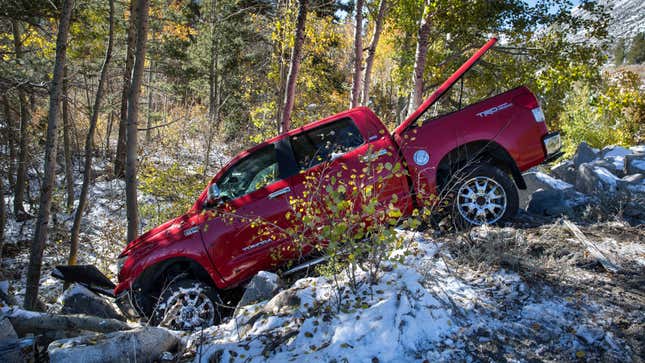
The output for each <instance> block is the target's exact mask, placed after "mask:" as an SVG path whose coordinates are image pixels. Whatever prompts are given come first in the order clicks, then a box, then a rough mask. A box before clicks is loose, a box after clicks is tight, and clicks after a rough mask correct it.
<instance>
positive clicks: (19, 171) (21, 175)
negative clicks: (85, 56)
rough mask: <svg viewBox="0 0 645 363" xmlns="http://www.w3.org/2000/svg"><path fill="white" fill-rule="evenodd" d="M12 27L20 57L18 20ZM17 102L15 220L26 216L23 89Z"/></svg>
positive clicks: (28, 117) (26, 124)
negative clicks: (18, 113)
mask: <svg viewBox="0 0 645 363" xmlns="http://www.w3.org/2000/svg"><path fill="white" fill-rule="evenodd" d="M11 25H12V28H13V44H14V51H15V52H16V59H17V60H20V59H22V30H21V27H20V23H18V21H15V20H14V21H12V23H11ZM18 102H19V103H20V135H19V138H20V140H19V142H18V143H19V149H20V152H19V154H18V166H17V168H16V183H15V184H14V199H13V213H14V215H15V216H16V219H17V220H22V219H24V218H25V217H26V214H25V207H24V205H23V204H24V200H25V184H26V182H27V163H28V160H27V158H28V150H27V148H28V147H29V146H28V145H29V132H27V128H28V127H29V124H30V123H31V113H30V112H29V107H28V101H27V96H25V93H24V91H22V90H21V89H20V88H18Z"/></svg>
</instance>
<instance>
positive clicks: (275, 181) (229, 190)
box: [202, 144, 291, 282]
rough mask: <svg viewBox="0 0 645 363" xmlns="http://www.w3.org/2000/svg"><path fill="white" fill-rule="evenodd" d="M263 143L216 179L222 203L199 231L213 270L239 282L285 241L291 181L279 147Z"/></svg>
mask: <svg viewBox="0 0 645 363" xmlns="http://www.w3.org/2000/svg"><path fill="white" fill-rule="evenodd" d="M276 145H277V144H270V145H266V146H264V147H262V148H260V149H259V150H256V151H254V152H252V153H251V154H250V155H248V156H246V157H244V158H242V159H241V160H239V161H238V162H237V163H235V164H234V165H232V166H231V167H229V168H228V170H227V171H226V172H225V173H224V174H223V175H222V177H221V178H219V179H218V180H217V181H216V183H217V186H218V188H219V190H220V195H221V196H222V198H223V200H224V203H223V205H221V206H219V207H218V208H217V209H216V210H214V211H212V215H211V216H210V217H207V221H206V222H205V226H204V230H203V231H202V236H203V238H204V243H205V245H206V247H207V249H208V253H209V254H210V256H211V258H212V259H213V262H214V263H215V265H216V266H217V270H218V271H219V273H220V274H221V275H222V277H223V278H224V279H225V280H228V281H229V282H233V281H235V282H238V281H241V280H244V279H245V278H247V277H250V275H252V274H254V273H255V272H257V271H258V270H261V269H265V268H268V267H270V266H272V265H274V264H275V262H276V261H275V260H274V258H273V257H272V255H271V254H272V253H271V251H272V249H273V248H274V247H275V246H278V245H280V244H281V243H284V241H285V239H287V235H285V234H284V233H281V230H282V229H284V228H287V227H288V222H287V221H286V220H285V213H286V212H287V211H289V209H290V207H289V203H288V198H289V195H290V194H291V189H290V186H289V183H288V182H287V181H286V180H285V179H284V176H285V175H284V172H285V171H284V168H283V167H281V166H280V164H279V161H278V160H279V159H281V157H280V151H281V148H280V147H277V146H276Z"/></svg>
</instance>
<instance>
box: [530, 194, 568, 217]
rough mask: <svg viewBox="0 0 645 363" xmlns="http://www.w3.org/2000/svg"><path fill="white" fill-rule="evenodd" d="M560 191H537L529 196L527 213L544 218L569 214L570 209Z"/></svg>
mask: <svg viewBox="0 0 645 363" xmlns="http://www.w3.org/2000/svg"><path fill="white" fill-rule="evenodd" d="M564 194H565V193H564V192H563V191H562V190H538V191H537V192H535V193H533V194H532V195H531V199H530V200H529V204H528V207H527V208H526V210H527V212H529V213H532V214H537V215H544V216H558V215H562V214H569V213H570V212H571V208H569V206H568V205H567V202H566V200H565V197H564Z"/></svg>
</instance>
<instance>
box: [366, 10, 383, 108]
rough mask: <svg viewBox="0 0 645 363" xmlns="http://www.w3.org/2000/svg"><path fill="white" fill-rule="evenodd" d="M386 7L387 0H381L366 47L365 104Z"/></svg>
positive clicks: (367, 99) (367, 98) (368, 96)
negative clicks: (368, 43)
mask: <svg viewBox="0 0 645 363" xmlns="http://www.w3.org/2000/svg"><path fill="white" fill-rule="evenodd" d="M386 9H387V0H381V3H380V5H379V8H378V14H377V15H376V23H375V24H374V34H372V41H371V42H370V46H369V48H367V58H366V59H365V76H364V77H363V94H362V104H363V105H367V104H368V103H369V101H370V82H371V81H372V66H373V65H374V58H375V57H376V47H377V46H378V42H379V39H380V38H381V30H382V29H383V19H385V11H386Z"/></svg>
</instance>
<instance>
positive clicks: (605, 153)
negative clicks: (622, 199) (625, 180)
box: [600, 146, 634, 177]
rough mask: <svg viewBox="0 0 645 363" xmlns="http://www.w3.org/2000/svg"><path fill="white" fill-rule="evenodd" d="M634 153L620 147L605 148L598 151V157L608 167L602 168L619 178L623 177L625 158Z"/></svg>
mask: <svg viewBox="0 0 645 363" xmlns="http://www.w3.org/2000/svg"><path fill="white" fill-rule="evenodd" d="M632 154H634V151H632V150H630V149H627V148H624V147H622V146H607V147H605V148H603V149H602V150H601V151H600V157H601V158H602V160H604V161H605V162H606V163H608V164H610V166H606V165H605V166H604V167H605V168H607V169H609V170H610V171H611V172H612V173H614V174H615V175H617V176H619V177H623V176H625V157H627V156H629V155H632Z"/></svg>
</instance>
